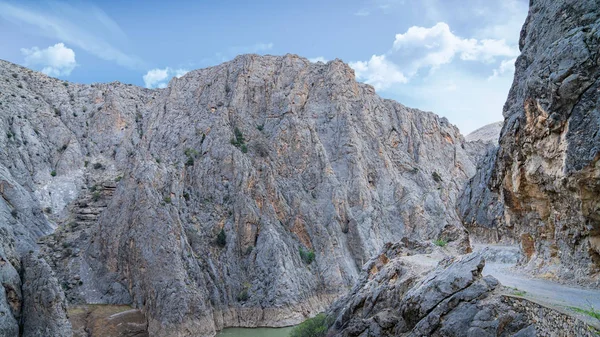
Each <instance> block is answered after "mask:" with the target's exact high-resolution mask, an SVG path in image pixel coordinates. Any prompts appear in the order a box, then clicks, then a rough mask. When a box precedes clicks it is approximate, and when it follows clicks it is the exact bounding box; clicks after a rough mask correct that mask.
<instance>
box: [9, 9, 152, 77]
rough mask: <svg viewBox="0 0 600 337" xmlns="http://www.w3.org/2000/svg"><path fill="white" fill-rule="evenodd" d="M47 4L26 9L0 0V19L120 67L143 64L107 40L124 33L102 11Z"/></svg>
mask: <svg viewBox="0 0 600 337" xmlns="http://www.w3.org/2000/svg"><path fill="white" fill-rule="evenodd" d="M47 4H49V7H50V8H49V9H46V10H42V9H32V8H29V7H27V4H24V3H10V4H9V3H6V2H1V1H0V18H4V19H6V20H8V21H11V22H14V23H16V24H18V25H22V24H26V25H29V26H30V27H33V28H34V29H35V31H34V32H35V33H36V34H38V35H41V36H46V37H50V38H53V39H58V40H61V41H64V42H65V43H68V44H71V45H74V46H77V47H78V48H80V49H82V50H85V51H87V52H89V53H91V54H93V55H95V56H97V57H99V58H101V59H104V60H108V61H114V62H116V63H117V64H119V65H121V66H125V67H129V68H140V67H141V66H143V61H142V60H141V59H139V58H138V57H136V56H134V55H129V54H126V53H124V52H122V51H121V50H119V48H117V47H115V46H113V45H112V44H111V43H110V42H109V41H111V40H113V39H114V37H117V38H121V39H123V38H124V37H123V36H124V34H123V33H122V31H121V30H120V28H119V27H118V25H117V24H116V23H115V22H114V21H112V20H111V19H110V18H109V17H108V16H107V15H106V14H105V13H104V12H103V11H102V10H100V9H98V8H97V7H95V6H91V5H83V4H81V5H80V6H82V7H74V6H72V5H68V4H63V3H54V2H50V3H47ZM36 5H37V4H36ZM39 6H42V5H39Z"/></svg>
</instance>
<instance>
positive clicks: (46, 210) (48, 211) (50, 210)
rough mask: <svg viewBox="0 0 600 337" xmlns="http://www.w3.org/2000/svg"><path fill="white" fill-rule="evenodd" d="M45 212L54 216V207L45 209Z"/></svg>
mask: <svg viewBox="0 0 600 337" xmlns="http://www.w3.org/2000/svg"><path fill="white" fill-rule="evenodd" d="M44 212H46V213H47V214H52V207H46V208H44Z"/></svg>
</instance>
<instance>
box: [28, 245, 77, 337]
mask: <svg viewBox="0 0 600 337" xmlns="http://www.w3.org/2000/svg"><path fill="white" fill-rule="evenodd" d="M23 270H24V274H23V288H22V289H23V309H22V324H23V336H24V337H46V336H65V337H69V336H72V335H73V333H72V331H71V323H70V322H69V320H68V319H67V307H66V301H65V296H64V294H63V291H62V289H61V287H60V285H59V283H58V280H57V279H56V277H55V276H54V273H53V272H52V269H50V266H48V264H47V263H46V261H45V260H44V259H41V258H39V257H37V256H35V255H34V254H33V253H30V254H27V255H26V256H25V257H24V258H23Z"/></svg>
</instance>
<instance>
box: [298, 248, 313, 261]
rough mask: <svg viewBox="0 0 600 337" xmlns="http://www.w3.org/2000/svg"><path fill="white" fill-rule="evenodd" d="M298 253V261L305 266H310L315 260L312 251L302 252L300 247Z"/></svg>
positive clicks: (302, 249)
mask: <svg viewBox="0 0 600 337" xmlns="http://www.w3.org/2000/svg"><path fill="white" fill-rule="evenodd" d="M298 252H299V253H300V259H302V262H304V263H306V264H311V263H312V262H313V261H314V260H315V252H314V251H312V250H304V248H302V247H300V248H299V249H298Z"/></svg>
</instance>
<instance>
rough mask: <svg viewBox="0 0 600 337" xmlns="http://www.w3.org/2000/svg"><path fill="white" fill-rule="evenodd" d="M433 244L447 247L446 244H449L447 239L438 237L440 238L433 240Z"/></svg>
mask: <svg viewBox="0 0 600 337" xmlns="http://www.w3.org/2000/svg"><path fill="white" fill-rule="evenodd" d="M433 244H434V245H436V246H438V247H446V245H447V244H448V241H446V240H444V239H438V240H433Z"/></svg>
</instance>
